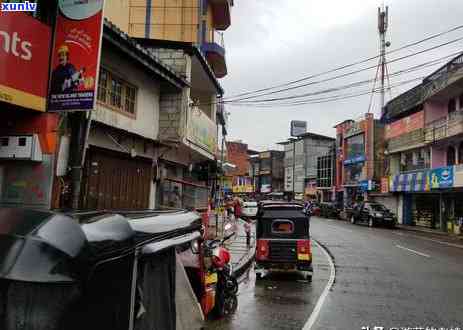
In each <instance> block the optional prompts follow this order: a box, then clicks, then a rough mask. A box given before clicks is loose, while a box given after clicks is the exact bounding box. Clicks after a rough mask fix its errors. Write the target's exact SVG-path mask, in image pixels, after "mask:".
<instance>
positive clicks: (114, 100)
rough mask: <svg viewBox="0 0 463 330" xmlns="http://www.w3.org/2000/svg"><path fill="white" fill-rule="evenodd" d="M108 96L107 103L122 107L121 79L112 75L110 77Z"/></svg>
mask: <svg viewBox="0 0 463 330" xmlns="http://www.w3.org/2000/svg"><path fill="white" fill-rule="evenodd" d="M109 97H110V99H109V104H111V105H112V106H114V107H116V108H121V107H122V81H120V80H119V79H117V78H114V77H112V78H111V89H110V91H109Z"/></svg>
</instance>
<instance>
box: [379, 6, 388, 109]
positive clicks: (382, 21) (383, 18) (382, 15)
mask: <svg viewBox="0 0 463 330" xmlns="http://www.w3.org/2000/svg"><path fill="white" fill-rule="evenodd" d="M388 25H389V8H388V6H386V7H384V4H383V6H382V7H379V8H378V31H379V42H380V46H379V47H380V61H379V62H380V63H379V65H380V68H381V102H380V106H381V115H382V114H383V112H384V105H385V94H386V91H385V88H384V87H385V79H386V70H387V68H386V66H387V63H386V47H389V46H390V45H391V44H390V42H389V41H386V32H387V28H388Z"/></svg>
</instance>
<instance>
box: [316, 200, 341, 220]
mask: <svg viewBox="0 0 463 330" xmlns="http://www.w3.org/2000/svg"><path fill="white" fill-rule="evenodd" d="M340 213H341V210H340V209H339V208H338V207H337V206H336V204H334V203H320V216H321V217H323V218H331V219H338V218H339V214H340Z"/></svg>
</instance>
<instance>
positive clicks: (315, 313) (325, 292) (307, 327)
mask: <svg viewBox="0 0 463 330" xmlns="http://www.w3.org/2000/svg"><path fill="white" fill-rule="evenodd" d="M313 241H314V242H315V244H317V246H318V247H319V248H320V249H321V250H322V251H323V253H324V254H325V256H326V258H327V259H328V262H329V264H330V267H331V273H330V279H329V280H328V283H327V284H326V286H325V289H324V290H323V292H322V294H321V295H320V298H318V301H317V304H316V305H315V308H314V310H313V311H312V314H310V317H309V319H308V320H307V322H306V323H305V325H304V327H303V328H302V330H310V329H312V327H313V325H314V324H315V321H317V318H318V315H319V314H320V311H321V309H322V306H323V303H324V302H325V299H326V297H327V296H328V293H330V290H331V288H332V287H333V284H334V279H335V278H336V268H334V262H333V259H331V256H330V254H329V253H328V251H326V249H325V248H324V247H323V246H321V245H320V244H319V243H318V242H317V241H316V240H313Z"/></svg>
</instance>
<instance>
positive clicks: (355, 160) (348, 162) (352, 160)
mask: <svg viewBox="0 0 463 330" xmlns="http://www.w3.org/2000/svg"><path fill="white" fill-rule="evenodd" d="M365 160H366V158H365V155H357V156H355V157H352V158H349V159H346V160H345V161H344V165H353V164H358V163H363V162H365Z"/></svg>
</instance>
